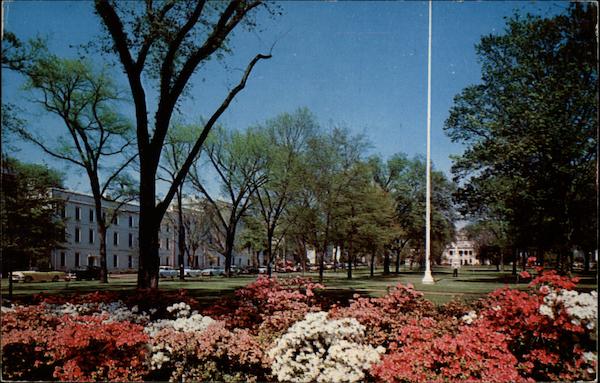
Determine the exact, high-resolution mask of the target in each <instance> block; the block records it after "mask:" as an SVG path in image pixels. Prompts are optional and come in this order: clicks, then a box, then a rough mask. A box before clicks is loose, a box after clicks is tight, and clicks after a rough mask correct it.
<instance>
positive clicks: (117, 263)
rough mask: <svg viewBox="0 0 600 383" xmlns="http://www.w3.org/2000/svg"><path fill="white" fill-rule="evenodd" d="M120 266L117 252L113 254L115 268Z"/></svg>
mask: <svg viewBox="0 0 600 383" xmlns="http://www.w3.org/2000/svg"><path fill="white" fill-rule="evenodd" d="M117 267H119V257H118V256H117V254H113V268H115V269H116V268H117Z"/></svg>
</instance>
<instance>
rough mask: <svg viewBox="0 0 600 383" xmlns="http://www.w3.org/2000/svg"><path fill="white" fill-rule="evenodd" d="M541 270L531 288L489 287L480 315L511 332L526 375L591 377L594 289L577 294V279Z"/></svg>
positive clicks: (595, 309)
mask: <svg viewBox="0 0 600 383" xmlns="http://www.w3.org/2000/svg"><path fill="white" fill-rule="evenodd" d="M539 271H540V274H539V275H538V276H537V277H536V278H534V279H533V280H532V282H531V284H530V287H531V288H530V290H529V291H528V292H523V291H517V290H512V289H508V288H504V289H500V290H496V291H494V292H492V293H490V294H489V295H488V297H487V298H486V299H484V300H483V302H482V303H483V304H482V310H481V311H480V313H479V316H480V318H479V319H478V320H479V321H481V322H482V325H483V326H487V327H489V328H490V329H493V330H494V331H497V332H499V333H502V334H504V335H505V336H507V341H508V347H509V350H510V351H511V352H512V353H513V354H514V355H515V357H516V358H517V359H518V361H519V362H520V369H521V370H522V375H523V376H525V377H531V378H533V379H535V380H542V381H549V380H567V381H572V380H589V379H593V378H594V370H595V361H594V360H593V358H591V357H589V355H590V354H589V352H591V351H592V350H595V342H594V339H592V337H593V333H592V331H591V330H592V329H594V328H595V327H594V326H595V322H596V321H597V318H598V314H597V312H598V306H597V300H596V295H595V292H594V293H592V294H579V293H577V292H575V291H572V290H571V289H572V288H574V287H575V282H576V280H574V279H570V278H567V277H564V276H560V275H558V274H556V272H554V271H547V272H543V271H542V270H539ZM586 351H587V352H588V354H586ZM584 354H585V355H586V356H584Z"/></svg>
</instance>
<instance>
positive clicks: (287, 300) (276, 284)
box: [204, 276, 323, 343]
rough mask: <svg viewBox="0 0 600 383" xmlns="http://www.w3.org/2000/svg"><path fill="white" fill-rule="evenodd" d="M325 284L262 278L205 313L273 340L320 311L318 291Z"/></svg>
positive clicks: (301, 280)
mask: <svg viewBox="0 0 600 383" xmlns="http://www.w3.org/2000/svg"><path fill="white" fill-rule="evenodd" d="M319 288H323V285H320V284H318V283H313V282H312V281H311V280H310V279H308V278H300V277H299V278H288V279H279V278H276V277H273V278H268V277H266V276H259V277H258V278H257V280H256V281H255V282H252V283H250V284H249V285H247V286H245V287H243V288H241V289H238V290H237V291H236V292H235V297H234V298H228V299H222V300H220V301H219V302H217V303H216V304H215V305H213V306H211V307H209V308H208V309H206V310H204V314H205V315H208V316H210V317H212V318H215V319H217V320H221V321H224V322H225V323H226V325H227V327H228V328H230V329H233V328H245V329H248V330H250V331H251V332H252V333H253V334H257V335H259V334H260V335H261V337H262V338H264V339H265V342H267V343H268V342H269V341H272V340H273V339H274V338H275V337H277V336H279V335H280V334H282V333H283V332H284V331H285V330H286V329H287V328H288V327H290V326H291V325H292V324H293V323H295V322H297V321H299V320H301V319H302V318H304V315H305V314H306V313H308V312H311V311H319V310H320V309H321V305H320V302H319V300H318V298H317V296H316V295H315V290H316V289H319Z"/></svg>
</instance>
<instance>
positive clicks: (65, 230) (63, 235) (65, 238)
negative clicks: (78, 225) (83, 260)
mask: <svg viewBox="0 0 600 383" xmlns="http://www.w3.org/2000/svg"><path fill="white" fill-rule="evenodd" d="M62 241H63V242H67V228H66V227H65V228H64V230H63V232H62Z"/></svg>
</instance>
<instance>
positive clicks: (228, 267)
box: [225, 231, 235, 277]
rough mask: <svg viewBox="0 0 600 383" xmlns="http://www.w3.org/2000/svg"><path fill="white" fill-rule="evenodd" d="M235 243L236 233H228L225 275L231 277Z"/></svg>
mask: <svg viewBox="0 0 600 383" xmlns="http://www.w3.org/2000/svg"><path fill="white" fill-rule="evenodd" d="M234 242H235V232H229V231H228V232H227V235H226V238H225V275H226V276H227V277H231V256H232V254H233V244H234Z"/></svg>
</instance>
